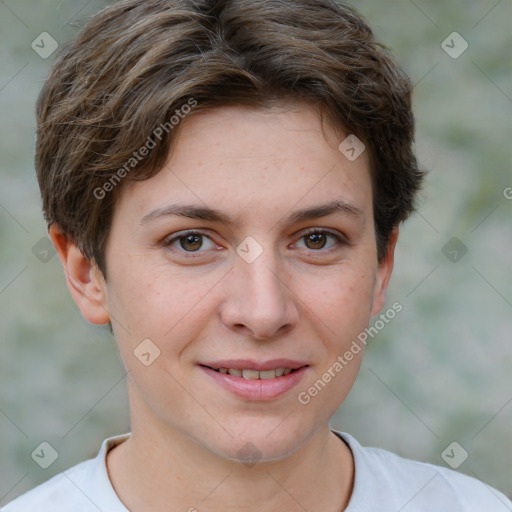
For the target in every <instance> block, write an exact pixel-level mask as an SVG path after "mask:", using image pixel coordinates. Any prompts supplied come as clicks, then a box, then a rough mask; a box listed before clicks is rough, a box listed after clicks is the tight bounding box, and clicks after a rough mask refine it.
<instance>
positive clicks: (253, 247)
mask: <svg viewBox="0 0 512 512" xmlns="http://www.w3.org/2000/svg"><path fill="white" fill-rule="evenodd" d="M236 253H237V254H238V256H240V257H241V258H242V259H243V260H244V261H245V262H246V263H253V262H254V261H256V259H257V258H258V257H259V256H260V255H261V254H262V253H263V247H261V245H260V244H259V243H258V242H257V241H256V240H255V239H254V238H253V237H252V236H248V237H247V238H245V239H244V240H243V241H242V243H241V244H240V245H239V246H238V247H237V248H236Z"/></svg>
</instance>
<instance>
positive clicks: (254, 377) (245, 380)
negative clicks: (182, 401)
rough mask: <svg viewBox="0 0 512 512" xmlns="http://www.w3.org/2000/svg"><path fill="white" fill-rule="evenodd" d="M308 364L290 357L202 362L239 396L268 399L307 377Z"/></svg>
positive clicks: (213, 377) (229, 389) (217, 381)
mask: <svg viewBox="0 0 512 512" xmlns="http://www.w3.org/2000/svg"><path fill="white" fill-rule="evenodd" d="M308 367H309V365H308V364H307V363H304V362H300V361H292V360H290V359H275V360H273V361H265V362H260V363H257V362H254V361H250V360H241V359H237V360H224V361H215V362H206V363H201V364H199V368H200V369H201V370H202V371H203V372H205V373H206V375H208V376H209V377H210V378H211V379H212V380H213V382H215V383H216V384H218V385H219V386H220V387H222V388H224V389H225V390H227V391H229V392H231V393H232V394H234V395H236V396H237V397H239V398H243V399H246V400H253V401H267V400H273V399H276V398H278V397H279V396H281V395H284V394H285V393H287V392H288V391H290V390H291V389H292V388H294V387H295V386H297V385H298V383H299V382H300V381H301V380H302V379H303V378H304V375H305V373H306V372H307V370H308Z"/></svg>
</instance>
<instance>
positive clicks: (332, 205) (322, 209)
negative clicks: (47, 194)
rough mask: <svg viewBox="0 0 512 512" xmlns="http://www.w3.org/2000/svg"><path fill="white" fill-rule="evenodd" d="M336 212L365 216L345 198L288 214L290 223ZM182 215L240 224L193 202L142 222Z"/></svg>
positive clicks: (153, 213) (155, 212)
mask: <svg viewBox="0 0 512 512" xmlns="http://www.w3.org/2000/svg"><path fill="white" fill-rule="evenodd" d="M336 212H342V213H343V214H345V215H348V216H350V217H354V218H361V219H363V218H364V211H363V210H362V209H361V208H359V207H358V206H356V205H354V204H352V203H349V202H347V201H344V200H338V201H331V202H329V203H325V204H322V205H318V206H313V207H310V208H303V209H301V210H297V211H295V212H293V213H291V214H290V215H289V216H288V221H289V222H290V223H298V222H301V221H304V220H311V219H318V218H321V217H327V216H328V215H332V214H333V213H336ZM173 215H176V216H180V217H187V218H190V219H198V220H207V221H212V222H221V223H222V224H225V225H227V226H238V225H239V223H240V221H239V217H237V218H235V219H233V218H231V217H230V216H229V215H227V214H225V213H223V212H221V211H220V210H217V209H215V208H209V207H206V206H196V205H193V204H173V205H169V206H165V207H163V208H157V209H156V210H153V211H151V212H149V213H148V214H146V215H144V217H142V219H141V221H140V224H141V225H144V224H147V223H148V222H151V221H153V220H156V219H160V218H162V217H168V216H173Z"/></svg>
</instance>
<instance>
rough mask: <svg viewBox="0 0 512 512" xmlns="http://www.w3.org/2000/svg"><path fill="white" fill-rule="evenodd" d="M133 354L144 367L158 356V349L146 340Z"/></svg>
mask: <svg viewBox="0 0 512 512" xmlns="http://www.w3.org/2000/svg"><path fill="white" fill-rule="evenodd" d="M133 353H134V354H135V357H136V358H137V359H138V360H139V361H140V362H141V363H142V364H143V365H144V366H149V365H151V364H153V362H154V361H155V359H157V358H158V357H159V356H160V349H159V348H158V347H157V346H156V345H155V344H154V343H153V342H152V341H151V340H150V339H149V338H146V339H145V340H143V341H141V342H140V343H139V344H138V345H137V347H136V349H135V350H134V351H133Z"/></svg>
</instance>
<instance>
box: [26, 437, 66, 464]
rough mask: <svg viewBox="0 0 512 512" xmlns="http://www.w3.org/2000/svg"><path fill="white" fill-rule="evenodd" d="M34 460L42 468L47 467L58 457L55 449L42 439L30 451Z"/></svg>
mask: <svg viewBox="0 0 512 512" xmlns="http://www.w3.org/2000/svg"><path fill="white" fill-rule="evenodd" d="M31 457H32V459H33V460H34V462H35V463H36V464H37V465H38V466H41V467H42V468H43V469H48V468H49V467H50V466H51V465H52V464H53V463H54V462H55V461H56V460H57V459H58V458H59V454H58V453H57V450H56V449H55V448H54V447H53V446H52V445H51V444H50V443H47V442H46V441H43V442H42V443H41V444H40V445H39V446H38V447H37V448H36V449H35V450H34V451H33V452H32V453H31Z"/></svg>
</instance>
